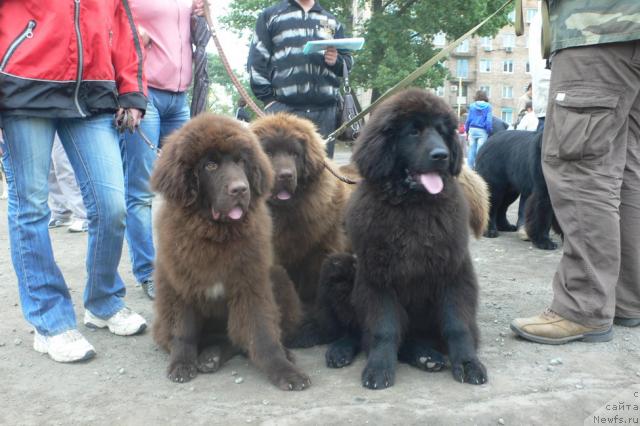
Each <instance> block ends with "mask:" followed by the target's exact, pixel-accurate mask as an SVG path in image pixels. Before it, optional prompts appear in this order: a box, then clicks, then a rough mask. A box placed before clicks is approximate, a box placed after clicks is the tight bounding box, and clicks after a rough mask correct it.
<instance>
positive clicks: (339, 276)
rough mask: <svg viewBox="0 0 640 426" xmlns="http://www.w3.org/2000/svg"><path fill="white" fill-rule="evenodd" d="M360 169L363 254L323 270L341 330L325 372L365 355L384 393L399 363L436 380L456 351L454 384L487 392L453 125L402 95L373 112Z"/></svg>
mask: <svg viewBox="0 0 640 426" xmlns="http://www.w3.org/2000/svg"><path fill="white" fill-rule="evenodd" d="M353 159H354V161H355V163H356V164H357V166H358V170H359V172H360V174H361V176H362V177H363V180H362V182H361V183H360V184H359V186H358V188H357V189H356V191H355V192H354V194H353V196H352V198H351V200H350V202H349V206H348V210H347V219H346V226H347V232H348V235H349V237H350V238H351V242H352V244H353V249H354V252H355V255H356V256H355V258H354V257H352V256H350V255H347V254H338V255H334V256H332V257H330V258H329V259H327V261H325V264H324V265H323V270H322V273H321V288H320V289H319V295H318V296H319V297H321V298H322V301H323V306H324V307H325V310H326V312H325V317H326V318H325V320H327V321H330V322H333V324H332V326H333V327H334V328H335V329H339V330H342V332H343V335H342V336H341V337H340V338H339V339H338V340H337V341H336V342H334V343H333V344H332V345H331V346H330V347H329V349H328V352H327V355H326V358H327V365H328V366H329V367H342V366H345V365H347V364H350V363H351V361H352V360H353V358H354V356H355V355H356V354H357V352H358V351H359V350H360V348H361V347H362V348H363V349H364V350H365V351H366V352H368V361H367V365H366V367H365V369H364V371H363V373H362V384H363V385H364V386H365V387H367V388H370V389H382V388H386V387H389V386H391V385H393V383H394V377H395V370H396V363H397V361H398V360H400V361H402V362H406V363H409V364H411V365H413V366H415V367H418V368H420V369H423V370H426V371H438V370H441V369H442V368H443V367H444V366H445V357H444V355H443V354H444V353H448V356H449V360H450V363H451V367H452V371H453V376H454V378H455V379H456V380H457V381H460V382H466V383H472V384H482V383H485V382H486V381H487V373H486V369H485V367H484V365H482V363H481V362H480V360H479V359H478V356H477V354H476V348H477V346H478V340H479V331H478V326H477V324H476V309H477V304H478V287H477V282H476V276H475V273H474V270H473V265H472V263H471V257H470V255H469V249H468V242H469V231H468V214H469V212H468V211H469V207H468V205H467V201H466V199H465V197H464V195H463V192H462V190H461V189H460V186H459V184H458V182H457V179H455V177H456V176H457V175H458V174H459V173H460V169H461V165H462V154H461V146H460V143H459V141H458V139H457V134H456V117H455V115H454V114H453V112H452V111H451V109H450V108H449V107H448V106H447V105H446V103H445V102H444V101H443V100H441V99H440V98H438V97H437V96H435V95H432V94H430V93H428V92H426V91H424V90H420V89H409V90H406V91H403V92H401V93H398V94H396V95H395V96H393V97H391V98H390V99H389V100H387V101H386V102H384V103H383V104H381V105H380V106H379V107H378V108H377V109H376V110H375V111H374V113H373V115H372V117H371V120H369V122H368V124H367V125H366V127H365V128H364V130H363V133H362V135H361V136H360V138H359V139H358V141H357V145H356V150H355V152H354V155H353ZM356 259H357V261H356Z"/></svg>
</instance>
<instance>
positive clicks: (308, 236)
mask: <svg viewBox="0 0 640 426" xmlns="http://www.w3.org/2000/svg"><path fill="white" fill-rule="evenodd" d="M251 130H252V131H253V132H254V133H255V134H256V135H257V136H258V139H259V140H260V143H261V145H262V148H263V149H264V151H265V152H266V153H267V154H268V155H269V157H270V160H271V163H272V166H273V169H274V171H275V183H274V186H273V188H272V190H271V192H272V194H271V197H270V198H269V200H268V203H269V207H270V209H271V214H272V217H273V228H274V229H273V231H274V232H273V242H274V250H275V255H276V263H278V264H280V265H282V266H283V267H284V268H285V269H286V270H287V272H288V274H289V277H290V278H291V279H292V280H293V282H294V284H295V286H296V290H297V291H298V294H299V295H300V298H301V299H302V301H303V302H304V303H306V304H313V302H314V300H315V295H316V289H317V285H318V276H319V274H320V267H321V265H322V261H323V260H324V259H325V258H326V257H327V256H328V255H329V254H332V253H338V252H342V251H344V250H345V249H346V237H345V234H344V227H343V224H344V210H345V205H346V203H347V199H348V196H349V194H350V192H351V188H350V187H349V185H347V184H345V183H343V182H341V181H339V180H338V179H336V178H335V176H333V175H331V174H330V173H329V171H327V169H326V168H325V167H324V164H323V163H324V162H327V163H330V160H329V159H328V158H327V157H326V155H325V150H324V145H323V142H322V139H321V138H320V135H319V134H318V133H317V132H316V130H315V127H314V126H313V124H312V123H311V122H310V121H308V120H305V119H302V118H299V117H296V116H294V115H291V114H284V113H279V114H275V115H268V116H266V117H263V118H260V119H258V120H256V121H254V122H253V123H251ZM332 167H333V168H334V170H335V169H336V167H335V166H333V165H332Z"/></svg>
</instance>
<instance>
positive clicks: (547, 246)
mask: <svg viewBox="0 0 640 426" xmlns="http://www.w3.org/2000/svg"><path fill="white" fill-rule="evenodd" d="M533 245H534V246H536V247H537V248H539V249H541V250H555V249H557V248H558V245H557V244H556V243H554V242H553V241H551V240H543V241H540V242H534V243H533Z"/></svg>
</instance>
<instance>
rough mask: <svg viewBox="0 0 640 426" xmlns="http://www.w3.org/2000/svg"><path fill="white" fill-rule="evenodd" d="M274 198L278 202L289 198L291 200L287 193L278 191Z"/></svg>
mask: <svg viewBox="0 0 640 426" xmlns="http://www.w3.org/2000/svg"><path fill="white" fill-rule="evenodd" d="M276 197H277V198H278V200H283V201H284V200H288V199H289V198H291V194H289V193H288V192H287V191H280V192H278V195H276Z"/></svg>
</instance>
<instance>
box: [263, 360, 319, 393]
mask: <svg viewBox="0 0 640 426" xmlns="http://www.w3.org/2000/svg"><path fill="white" fill-rule="evenodd" d="M271 381H272V382H273V383H274V384H275V385H276V386H278V387H279V388H280V389H282V390H288V391H293V390H295V391H301V390H305V389H306V388H308V387H309V386H311V379H309V376H307V375H306V374H304V373H301V372H299V371H298V370H297V369H296V368H295V367H294V366H293V365H291V366H290V367H287V368H282V369H280V371H279V372H278V373H275V374H274V375H273V376H272V379H271Z"/></svg>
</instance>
